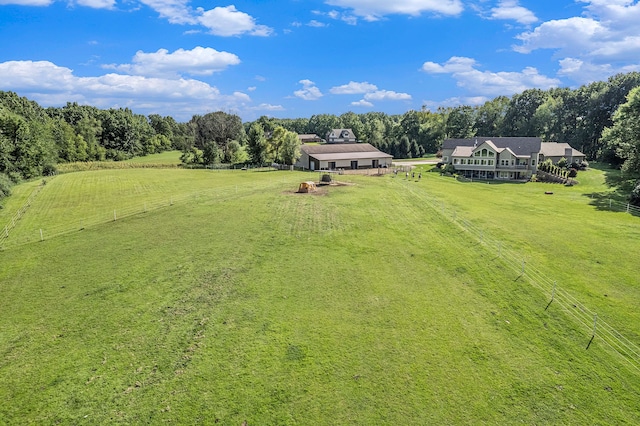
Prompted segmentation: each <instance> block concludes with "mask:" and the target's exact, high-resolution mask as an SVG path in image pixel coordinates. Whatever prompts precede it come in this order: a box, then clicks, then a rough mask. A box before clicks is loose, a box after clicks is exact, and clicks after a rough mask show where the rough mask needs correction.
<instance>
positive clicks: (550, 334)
mask: <svg viewBox="0 0 640 426" xmlns="http://www.w3.org/2000/svg"><path fill="white" fill-rule="evenodd" d="M310 176H311V175H309V174H301V173H295V172H293V173H292V172H244V171H235V172H211V171H189V170H148V169H144V170H109V171H96V172H86V173H74V174H68V175H61V176H57V177H56V178H54V179H52V180H51V181H49V182H48V183H47V184H46V185H45V187H44V188H43V189H42V190H41V191H40V193H38V195H37V197H36V198H35V201H34V202H33V203H32V205H31V206H30V207H29V209H28V210H27V211H26V213H25V214H24V216H23V218H22V219H20V221H19V222H18V224H17V225H16V227H15V228H14V229H12V234H11V238H10V239H9V240H7V243H6V248H5V250H3V251H0V259H1V264H2V268H1V269H0V288H1V291H2V294H3V297H2V298H1V299H0V312H2V313H3V315H1V316H0V382H1V383H3V385H2V386H0V423H7V424H23V423H36V424H43V423H44V424H49V423H55V422H61V423H72V424H76V423H81V422H87V423H93V424H96V423H161V422H173V423H179V424H193V423H199V422H200V423H214V422H215V421H219V423H221V424H236V425H237V424H240V423H242V422H243V421H245V420H246V421H247V422H248V424H294V423H301V424H347V423H355V424H452V423H454V424H460V423H462V424H478V423H492V424H505V423H513V422H522V423H525V424H534V423H535V424H545V423H555V424H558V423H561V424H568V423H572V424H587V423H588V424H611V423H629V424H637V423H639V422H640V412H639V410H638V405H637V401H638V398H639V397H640V380H639V379H640V372H639V371H638V369H637V368H635V367H633V366H632V365H630V364H629V363H627V362H625V361H624V360H623V359H622V358H621V357H620V356H618V355H617V354H616V353H614V352H613V351H612V349H611V348H610V347H609V346H607V345H605V344H603V343H602V342H601V341H599V340H598V339H596V340H594V343H593V344H592V345H591V347H590V348H589V349H588V350H585V346H586V344H587V342H588V341H589V338H590V331H589V330H585V329H584V327H582V326H581V325H580V324H579V323H576V322H575V321H574V319H573V318H572V317H571V316H570V315H567V313H566V312H565V311H564V310H562V309H559V307H558V306H557V305H553V304H552V305H551V306H550V307H549V308H548V309H546V310H545V307H546V305H547V303H548V295H545V294H543V293H542V292H541V291H540V290H538V289H537V288H535V287H534V286H532V285H531V284H530V283H529V282H528V281H527V280H528V278H527V277H520V276H519V274H518V272H517V271H514V270H513V268H511V267H510V266H509V265H507V264H506V263H505V259H504V257H503V256H497V255H496V253H495V251H493V250H491V249H488V248H487V246H486V245H484V244H483V241H479V240H478V239H476V237H475V236H474V234H472V233H471V232H468V231H467V230H465V229H464V227H461V226H459V224H458V223H459V222H460V220H461V219H464V220H467V221H469V223H473V224H474V225H477V226H478V227H481V228H482V229H483V230H485V232H486V233H485V234H483V238H484V239H486V240H488V239H489V238H495V239H500V240H501V241H504V256H506V255H507V254H509V253H513V256H520V254H522V256H526V257H527V262H528V263H527V265H530V266H531V267H532V268H533V266H535V267H536V268H537V269H538V270H539V271H541V272H542V273H545V274H548V275H553V276H557V277H558V278H557V279H558V280H560V282H561V285H562V286H563V287H565V288H567V289H569V290H570V291H572V292H574V294H575V296H576V297H577V298H578V299H580V300H582V301H583V302H584V303H585V304H586V305H587V306H589V307H590V308H591V309H594V310H597V312H599V313H600V312H602V314H601V315H602V316H603V317H605V318H606V320H607V321H609V322H611V323H613V324H615V325H616V326H618V327H619V328H621V329H624V330H625V332H627V333H629V335H631V336H632V337H633V339H634V341H635V342H636V343H637V342H638V338H637V336H638V335H639V334H640V330H638V326H637V324H638V323H639V322H638V321H637V320H636V318H637V317H634V315H637V313H636V312H635V307H637V302H638V300H639V297H638V291H639V290H638V284H637V282H636V281H634V280H633V277H632V275H633V272H634V271H635V269H634V266H631V263H632V262H631V263H630V262H629V261H627V260H626V259H627V258H628V257H629V254H630V253H633V251H634V250H635V251H636V252H637V250H638V248H639V247H640V242H638V241H640V240H639V239H638V238H637V232H638V231H637V229H638V227H637V220H638V219H637V218H634V217H632V216H629V215H624V214H620V213H609V212H606V211H600V210H598V209H597V208H596V207H595V206H593V205H591V201H590V198H589V197H588V196H584V195H583V193H584V192H585V191H586V192H589V191H591V190H592V189H593V190H594V191H595V190H598V191H601V190H603V187H602V185H601V184H600V183H598V180H599V179H600V178H599V177H598V173H597V172H595V171H594V172H593V176H594V177H593V178H592V179H593V188H591V189H590V187H589V186H588V185H585V186H583V189H580V188H579V187H574V188H564V187H559V186H554V187H553V188H554V192H555V193H554V195H553V196H548V195H547V196H545V195H544V190H545V189H546V188H548V187H547V186H543V185H542V184H527V185H486V184H476V183H472V184H462V183H459V182H456V181H454V180H453V179H450V178H443V177H440V176H438V175H436V174H433V173H428V174H424V175H423V178H422V180H421V181H420V182H416V181H406V180H404V179H402V178H401V177H397V178H394V177H392V176H386V177H358V176H350V177H349V179H350V181H351V183H353V184H352V185H347V186H340V187H331V188H328V189H327V190H323V191H322V192H321V193H319V194H316V195H308V194H295V193H293V192H292V191H293V190H294V189H295V188H296V185H297V183H298V182H299V181H301V180H308V179H309V177H310ZM313 177H314V178H315V177H316V175H313ZM33 186H34V185H33V184H32V185H31V187H27V186H25V187H18V188H17V189H16V199H15V200H11V203H12V204H11V205H7V206H6V208H5V209H4V210H2V211H0V215H1V216H0V224H2V223H5V222H6V218H8V217H10V216H11V214H12V211H13V209H16V208H18V207H17V206H20V205H22V203H21V202H20V197H22V199H23V200H24V199H26V197H27V195H21V194H27V193H30V192H31V189H32V187H33ZM168 197H171V202H168V201H167V198H168ZM155 200H158V204H157V205H156V204H154V202H155ZM144 203H147V206H148V207H147V212H146V213H145V212H144V211H143V207H142V206H141V205H140V204H144ZM116 204H117V205H118V206H119V207H115V205H116ZM170 204H172V205H170ZM150 206H153V208H151V207H150ZM114 209H116V214H117V211H119V210H122V211H127V212H130V213H128V214H127V215H124V216H123V217H120V216H118V219H117V220H115V221H114V220H113V217H112V215H113V210H114ZM103 211H106V213H103ZM452 212H455V217H456V220H457V221H458V222H456V223H454V222H452V220H451V217H452ZM104 215H106V217H103V216H104ZM83 217H84V218H85V219H82V218H83ZM78 221H83V223H84V226H83V227H84V229H82V230H80V228H79V227H78V229H77V230H75V228H76V227H77V226H76V225H75V224H76V223H77V222H78ZM68 224H71V225H72V226H67V225H68ZM48 227H51V228H55V229H59V230H60V231H59V232H58V233H57V234H54V235H58V236H51V237H47V238H45V241H43V242H38V240H39V236H38V237H37V238H36V239H35V242H30V241H33V237H27V235H28V234H29V233H31V234H33V232H34V231H36V230H37V229H40V228H45V229H47V228H48ZM566 228H571V229H572V231H571V232H572V238H567V233H566V232H565V231H564V230H565V229H566ZM65 229H66V230H67V231H63V230H65ZM68 230H72V231H71V232H69V231H68ZM634 232H635V234H634ZM573 233H574V234H573ZM45 235H46V234H45ZM14 237H15V239H17V240H18V242H17V243H12V242H11V241H13V239H14ZM575 239H577V241H574V240H575ZM599 247H602V249H599ZM589 256H593V257H595V259H597V261H598V262H600V263H597V262H595V261H593V260H592V261H589ZM636 259H637V257H636ZM597 265H601V266H597ZM599 267H602V268H606V269H609V274H608V277H609V280H608V284H606V288H605V284H604V283H600V282H599V279H598V278H597V277H600V276H604V274H601V275H598V273H600V270H599ZM594 276H596V278H594ZM565 277H566V280H565ZM598 285H600V286H601V287H598ZM605 291H606V292H607V296H606V297H605V296H604V295H603V293H604V292H605Z"/></svg>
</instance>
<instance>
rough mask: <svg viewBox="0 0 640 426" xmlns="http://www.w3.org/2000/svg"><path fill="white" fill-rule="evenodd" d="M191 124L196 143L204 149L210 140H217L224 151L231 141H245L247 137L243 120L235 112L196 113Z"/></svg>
mask: <svg viewBox="0 0 640 426" xmlns="http://www.w3.org/2000/svg"><path fill="white" fill-rule="evenodd" d="M191 125H192V127H193V129H194V144H195V146H196V147H197V148H199V149H204V147H205V146H206V145H207V144H208V143H209V142H215V143H216V144H217V145H218V148H219V149H220V150H222V151H224V150H225V149H226V146H227V144H228V143H229V142H231V141H233V140H235V141H238V142H244V139H245V133H244V126H243V125H242V120H241V119H240V117H239V116H237V115H235V114H227V113H226V112H222V111H217V112H211V113H209V114H205V115H203V116H199V115H196V116H194V117H193V118H192V119H191Z"/></svg>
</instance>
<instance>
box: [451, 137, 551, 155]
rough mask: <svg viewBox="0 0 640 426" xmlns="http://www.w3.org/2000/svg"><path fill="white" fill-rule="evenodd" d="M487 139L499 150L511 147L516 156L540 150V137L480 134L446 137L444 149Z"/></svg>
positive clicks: (470, 144)
mask: <svg viewBox="0 0 640 426" xmlns="http://www.w3.org/2000/svg"><path fill="white" fill-rule="evenodd" d="M486 141H491V142H492V143H493V145H494V146H495V147H496V149H498V150H499V152H500V151H501V150H502V149H505V148H509V149H510V150H511V151H512V152H513V153H514V154H515V155H516V156H518V157H520V156H527V157H528V156H531V153H532V152H540V144H541V143H542V141H541V140H540V138H535V137H485V136H478V137H475V138H471V139H445V140H444V142H442V149H452V150H455V149H456V148H457V147H461V146H470V147H474V145H476V144H477V146H479V145H481V144H482V143H484V142H486Z"/></svg>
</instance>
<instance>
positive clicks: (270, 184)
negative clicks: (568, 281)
mask: <svg viewBox="0 0 640 426" xmlns="http://www.w3.org/2000/svg"><path fill="white" fill-rule="evenodd" d="M277 176H278V178H276V179H272V180H267V181H252V182H246V183H244V184H238V185H236V184H233V185H228V186H224V187H217V188H212V189H210V190H204V191H202V190H201V191H195V192H192V193H188V194H184V193H183V194H180V195H178V196H166V195H165V196H162V197H156V198H153V199H147V200H144V201H142V200H141V201H140V203H138V204H136V205H127V206H121V207H117V208H113V209H106V210H105V211H103V212H101V213H99V214H96V215H93V216H90V217H85V218H83V219H81V220H79V221H75V222H67V223H64V224H60V225H57V226H51V227H46V228H40V229H34V230H33V232H30V233H27V234H25V233H22V234H21V235H19V236H17V237H14V236H13V235H12V230H13V229H14V228H15V227H16V224H17V223H18V222H19V221H20V219H21V218H22V217H23V216H24V214H25V213H26V212H27V211H28V209H29V207H30V206H31V204H32V203H33V202H34V200H35V198H36V197H37V195H38V194H39V193H40V191H41V190H42V188H43V187H44V182H43V183H42V184H40V185H39V186H37V187H36V188H35V189H34V190H33V192H32V193H31V194H30V195H29V197H28V198H27V200H26V202H25V203H24V205H23V206H22V207H21V208H20V209H18V211H16V213H15V214H14V215H13V216H12V217H11V219H10V220H9V223H7V225H5V227H4V228H3V229H2V231H0V232H2V234H1V235H0V250H3V249H6V248H8V247H11V246H17V245H23V244H28V243H33V242H36V241H44V240H46V239H50V238H54V237H57V236H61V235H65V234H69V233H72V232H79V231H82V230H84V229H85V228H88V227H92V226H97V225H101V224H104V223H108V222H111V221H117V220H120V219H124V218H127V217H131V216H135V215H140V214H145V213H147V212H152V211H155V210H159V209H162V208H167V207H170V206H172V205H174V204H179V203H188V202H194V201H195V202H197V201H205V200H211V199H216V200H221V201H222V200H229V199H232V198H236V197H246V196H251V195H252V194H255V193H258V192H263V191H265V190H267V189H275V188H283V187H290V188H293V187H292V186H291V185H293V184H294V183H297V182H298V181H299V180H300V176H299V175H289V174H287V173H282V174H280V173H279V174H278V175H277ZM399 182H405V183H406V182H407V181H405V180H399ZM420 188H422V187H420ZM408 189H409V190H410V191H412V194H413V195H414V196H416V197H419V198H420V200H421V201H422V202H424V203H425V205H428V206H430V207H431V208H433V209H435V210H436V211H438V212H439V213H440V214H442V215H443V216H444V217H445V218H447V219H448V220H450V221H451V222H452V223H453V224H455V225H456V226H459V227H460V228H461V229H463V230H464V231H465V232H467V233H469V234H470V235H471V236H472V237H473V238H474V239H475V240H476V241H477V242H478V243H479V244H480V245H481V246H483V247H484V248H486V249H487V250H489V251H491V252H493V253H497V255H498V257H499V258H500V259H501V261H502V262H503V263H504V264H505V265H507V266H509V267H510V268H511V269H512V270H514V271H516V272H518V273H519V274H521V276H522V277H523V278H527V280H526V281H527V282H529V284H530V285H532V286H533V287H534V288H536V289H538V290H539V291H540V292H542V293H543V294H545V295H549V297H550V301H549V305H551V304H552V303H553V304H554V306H558V307H560V308H561V309H562V310H563V311H564V312H566V313H567V314H568V315H569V316H571V317H572V318H573V319H574V320H575V321H576V322H577V323H578V324H580V325H581V326H582V327H584V328H586V329H587V330H589V331H590V332H591V333H592V340H593V338H594V337H595V336H596V334H597V337H599V338H600V339H601V340H602V341H603V342H604V343H605V344H606V345H608V346H610V347H611V348H612V349H613V350H614V351H615V352H616V353H618V354H619V355H620V356H621V357H622V358H623V359H624V360H625V361H626V362H628V363H629V364H630V365H631V366H632V367H634V368H635V369H637V370H639V371H640V347H639V346H638V345H636V344H635V343H633V342H631V341H630V340H629V339H628V338H626V337H624V336H623V335H622V334H621V333H620V332H618V331H617V330H616V329H615V328H613V326H611V325H610V324H608V323H607V322H606V321H604V320H603V319H602V318H599V317H598V316H597V314H596V313H595V312H593V311H592V310H590V309H589V308H588V307H586V306H585V305H584V304H583V303H581V302H580V301H579V300H578V299H577V298H575V297H574V296H573V295H571V294H570V293H569V292H568V291H566V290H564V289H563V288H562V287H560V286H559V285H558V284H557V281H556V280H553V279H552V278H550V277H548V276H546V275H545V274H544V273H543V272H542V271H540V270H538V269H536V268H535V267H534V266H532V265H530V264H527V262H526V260H525V259H524V257H523V256H521V255H519V254H518V252H517V251H516V250H514V249H512V248H510V247H509V246H508V245H507V244H505V243H504V242H502V241H501V240H498V239H495V238H492V236H491V235H490V234H489V233H488V232H487V231H486V230H484V229H482V228H480V227H478V226H476V225H474V224H473V223H472V222H471V221H469V220H468V219H465V218H463V217H461V216H460V215H459V214H458V213H457V212H456V211H455V210H454V209H452V208H450V207H448V206H446V205H445V204H444V203H443V202H441V201H439V200H437V199H435V198H433V197H432V196H430V195H429V194H428V192H427V191H423V190H419V189H418V187H412V186H408ZM601 201H602V200H601ZM601 204H602V203H601ZM604 206H605V207H607V208H609V209H611V210H612V211H624V212H628V213H631V214H638V213H640V212H639V210H640V209H638V208H637V207H635V206H630V205H628V204H624V203H620V202H616V201H614V200H611V199H608V200H606V202H604ZM549 305H548V306H549ZM548 306H547V307H548ZM590 343H591V342H590Z"/></svg>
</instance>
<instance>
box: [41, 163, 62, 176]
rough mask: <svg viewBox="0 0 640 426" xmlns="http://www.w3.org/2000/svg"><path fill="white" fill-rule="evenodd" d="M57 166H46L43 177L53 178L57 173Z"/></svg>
mask: <svg viewBox="0 0 640 426" xmlns="http://www.w3.org/2000/svg"><path fill="white" fill-rule="evenodd" d="M57 171H58V170H57V169H56V165H55V164H45V165H44V166H42V175H43V176H53V175H55V174H56V173H57Z"/></svg>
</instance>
